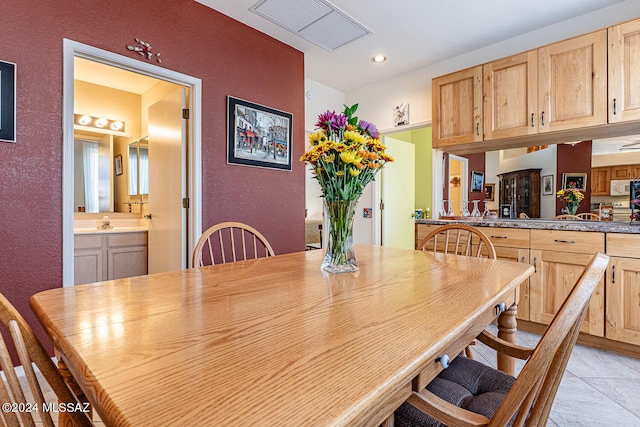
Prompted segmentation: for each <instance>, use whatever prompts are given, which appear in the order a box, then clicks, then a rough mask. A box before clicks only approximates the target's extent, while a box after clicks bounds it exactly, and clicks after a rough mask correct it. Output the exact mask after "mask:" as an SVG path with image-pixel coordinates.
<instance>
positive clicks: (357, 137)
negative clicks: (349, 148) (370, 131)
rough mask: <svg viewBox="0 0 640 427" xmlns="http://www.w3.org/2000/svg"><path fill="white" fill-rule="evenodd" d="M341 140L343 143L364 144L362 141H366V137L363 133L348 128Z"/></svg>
mask: <svg viewBox="0 0 640 427" xmlns="http://www.w3.org/2000/svg"><path fill="white" fill-rule="evenodd" d="M343 140H344V142H345V144H349V145H364V143H365V142H366V138H365V137H364V135H362V134H360V133H359V132H355V131H350V130H348V131H346V132H345V133H344V136H343Z"/></svg>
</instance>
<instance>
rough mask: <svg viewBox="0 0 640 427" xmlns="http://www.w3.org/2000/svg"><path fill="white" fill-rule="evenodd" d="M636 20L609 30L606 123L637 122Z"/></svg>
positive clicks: (639, 49) (639, 26)
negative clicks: (607, 109) (607, 121)
mask: <svg viewBox="0 0 640 427" xmlns="http://www.w3.org/2000/svg"><path fill="white" fill-rule="evenodd" d="M638 88H640V20H635V21H630V22H626V23H624V24H620V25H616V26H614V27H611V28H609V123H619V122H624V121H628V120H640V90H638Z"/></svg>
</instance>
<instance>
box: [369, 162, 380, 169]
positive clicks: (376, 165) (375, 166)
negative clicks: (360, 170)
mask: <svg viewBox="0 0 640 427" xmlns="http://www.w3.org/2000/svg"><path fill="white" fill-rule="evenodd" d="M380 166H381V165H380V163H378V162H369V169H378V168H379V167H380Z"/></svg>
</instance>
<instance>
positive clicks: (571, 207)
mask: <svg viewBox="0 0 640 427" xmlns="http://www.w3.org/2000/svg"><path fill="white" fill-rule="evenodd" d="M577 211H578V205H577V204H570V203H567V213H568V214H569V215H575V214H576V212H577Z"/></svg>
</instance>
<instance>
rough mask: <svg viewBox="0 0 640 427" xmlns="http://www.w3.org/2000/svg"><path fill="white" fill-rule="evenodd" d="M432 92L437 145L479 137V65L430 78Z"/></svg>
mask: <svg viewBox="0 0 640 427" xmlns="http://www.w3.org/2000/svg"><path fill="white" fill-rule="evenodd" d="M432 94H433V125H432V130H433V139H434V141H438V142H437V144H438V147H446V146H449V145H455V144H464V143H468V142H475V141H482V132H483V131H482V66H478V67H474V68H469V69H467V70H462V71H458V72H456V73H453V74H449V75H446V76H443V77H439V78H437V79H433V82H432Z"/></svg>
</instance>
